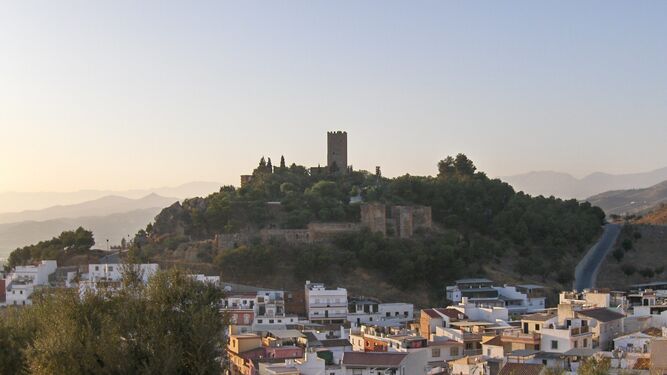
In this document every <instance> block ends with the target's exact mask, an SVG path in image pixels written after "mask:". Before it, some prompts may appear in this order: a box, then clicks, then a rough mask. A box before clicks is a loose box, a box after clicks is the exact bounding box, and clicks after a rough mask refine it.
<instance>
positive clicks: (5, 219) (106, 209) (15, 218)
mask: <svg viewBox="0 0 667 375" xmlns="http://www.w3.org/2000/svg"><path fill="white" fill-rule="evenodd" d="M176 201H178V199H177V198H171V197H163V196H161V195H158V194H156V193H150V194H148V195H146V196H144V197H141V198H138V199H132V198H126V197H122V196H118V195H106V196H103V197H100V198H97V199H93V200H90V201H85V202H81V203H76V204H70V205H55V206H51V207H47V208H44V209H41V210H25V211H20V212H7V213H2V214H0V224H8V223H19V222H26V221H37V222H38V221H46V220H56V219H72V218H80V217H91V216H108V215H112V214H118V213H124V212H130V211H135V210H139V209H146V208H157V207H165V206H168V205H170V204H172V203H174V202H176Z"/></svg>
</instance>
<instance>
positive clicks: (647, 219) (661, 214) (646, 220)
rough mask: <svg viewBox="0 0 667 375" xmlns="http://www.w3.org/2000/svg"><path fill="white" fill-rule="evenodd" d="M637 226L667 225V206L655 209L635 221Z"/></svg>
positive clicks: (661, 205) (663, 204)
mask: <svg viewBox="0 0 667 375" xmlns="http://www.w3.org/2000/svg"><path fill="white" fill-rule="evenodd" d="M635 223H636V224H648V225H667V204H665V203H662V204H660V205H659V206H658V207H654V208H653V209H651V210H650V211H649V212H647V213H646V214H645V215H643V216H642V217H640V218H638V219H637V220H635Z"/></svg>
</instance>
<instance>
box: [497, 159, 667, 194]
mask: <svg viewBox="0 0 667 375" xmlns="http://www.w3.org/2000/svg"><path fill="white" fill-rule="evenodd" d="M500 179H501V180H503V181H505V182H508V183H509V184H510V185H512V186H513V187H514V189H515V190H517V191H524V192H526V193H528V194H531V195H544V196H551V195H553V196H555V197H559V198H564V199H570V198H575V199H586V198H587V197H590V196H592V195H595V194H600V193H602V192H606V191H610V190H624V189H640V188H647V187H650V186H653V185H655V184H657V183H659V182H661V181H665V180H667V167H665V168H661V169H656V170H654V171H650V172H644V173H631V174H608V173H601V172H596V173H592V174H590V175H588V176H586V177H584V178H580V179H579V178H576V177H574V176H572V175H569V174H567V173H559V172H551V171H543V172H529V173H525V174H520V175H514V176H506V177H500Z"/></svg>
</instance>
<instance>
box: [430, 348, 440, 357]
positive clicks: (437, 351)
mask: <svg viewBox="0 0 667 375" xmlns="http://www.w3.org/2000/svg"><path fill="white" fill-rule="evenodd" d="M431 357H433V358H440V348H433V349H431Z"/></svg>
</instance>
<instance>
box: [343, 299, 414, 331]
mask: <svg viewBox="0 0 667 375" xmlns="http://www.w3.org/2000/svg"><path fill="white" fill-rule="evenodd" d="M413 319H414V306H413V305H412V304H410V303H379V302H375V301H369V300H357V301H351V302H349V307H348V314H347V320H348V321H349V322H350V323H356V324H357V325H360V324H373V323H377V322H380V321H395V322H399V323H402V322H407V321H411V320H413Z"/></svg>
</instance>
